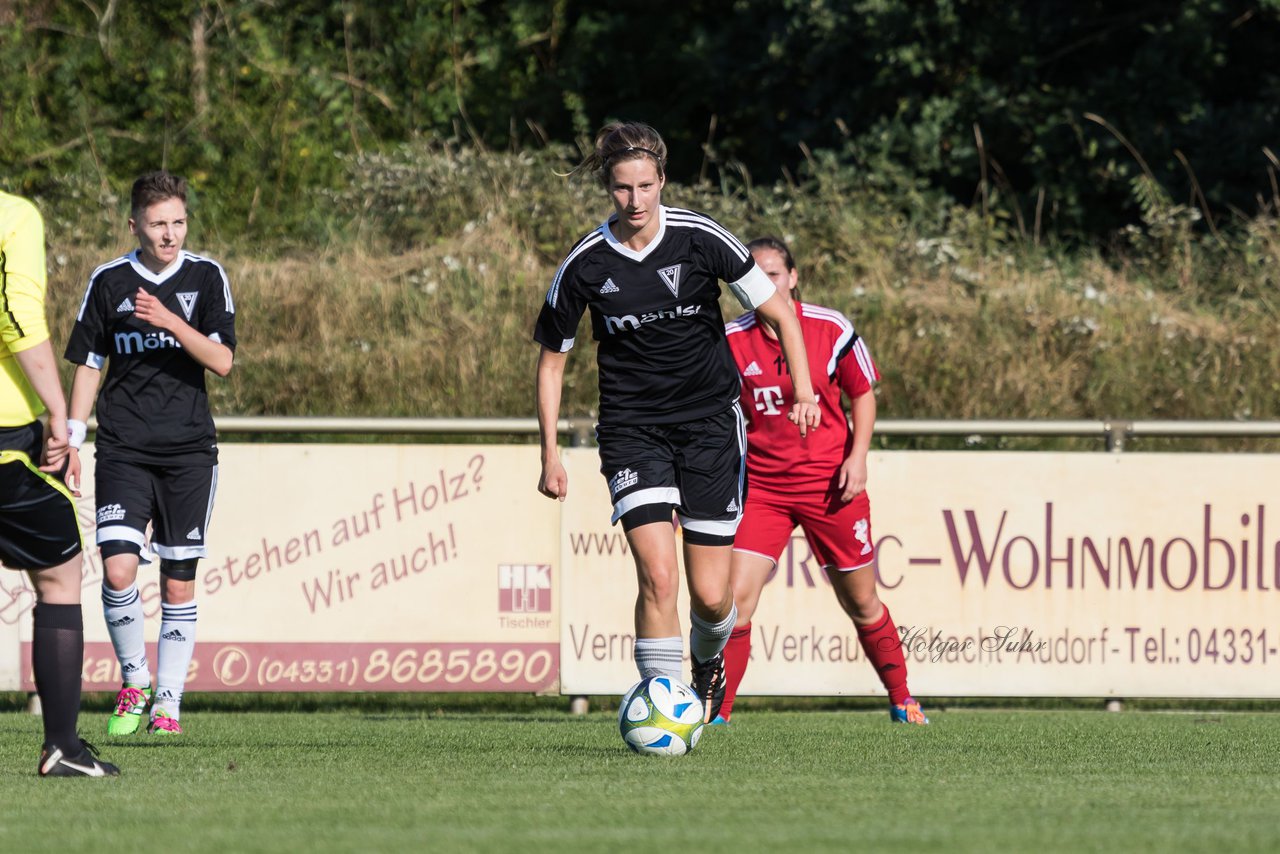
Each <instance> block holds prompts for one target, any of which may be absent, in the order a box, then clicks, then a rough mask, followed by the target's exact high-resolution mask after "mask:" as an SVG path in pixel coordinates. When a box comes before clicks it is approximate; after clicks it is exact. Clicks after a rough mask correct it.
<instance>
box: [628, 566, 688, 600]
mask: <svg viewBox="0 0 1280 854" xmlns="http://www.w3.org/2000/svg"><path fill="white" fill-rule="evenodd" d="M638 575H639V580H640V597H641V598H642V599H644V600H646V601H647V602H650V603H652V604H655V605H674V604H675V601H676V596H677V595H678V594H679V592H680V570H679V568H678V567H675V566H668V565H666V564H663V565H661V566H655V565H650V564H646V565H642V566H640V567H639V570H638Z"/></svg>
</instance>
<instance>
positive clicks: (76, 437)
mask: <svg viewBox="0 0 1280 854" xmlns="http://www.w3.org/2000/svg"><path fill="white" fill-rule="evenodd" d="M88 432H89V426H88V425H87V424H85V423H84V422H83V421H76V420H75V419H74V418H68V419H67V442H68V443H69V444H70V445H71V447H73V448H79V447H80V446H81V445H83V444H84V437H85V435H86V434H88Z"/></svg>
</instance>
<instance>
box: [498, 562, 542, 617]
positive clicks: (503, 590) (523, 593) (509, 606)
mask: <svg viewBox="0 0 1280 854" xmlns="http://www.w3.org/2000/svg"><path fill="white" fill-rule="evenodd" d="M498 610H499V611H501V612H503V613H510V614H539V613H546V612H548V611H550V610H551V564H548V563H504V564H499V565H498Z"/></svg>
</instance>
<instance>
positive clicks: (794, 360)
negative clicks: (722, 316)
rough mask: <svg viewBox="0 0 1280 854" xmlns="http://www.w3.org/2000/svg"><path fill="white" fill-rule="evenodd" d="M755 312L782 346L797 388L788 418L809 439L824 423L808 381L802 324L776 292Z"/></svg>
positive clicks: (810, 383) (793, 383)
mask: <svg viewBox="0 0 1280 854" xmlns="http://www.w3.org/2000/svg"><path fill="white" fill-rule="evenodd" d="M756 313H757V314H758V315H759V316H760V318H761V319H763V320H764V322H765V323H766V324H768V326H769V328H770V329H772V330H773V331H774V334H776V335H777V336H778V343H779V344H781V345H782V355H783V356H785V357H786V360H787V366H788V368H789V369H790V370H791V383H792V385H793V386H794V387H795V402H794V403H793V404H792V405H791V412H789V413H788V414H787V418H788V419H789V420H790V421H791V423H793V424H795V425H796V426H797V427H799V428H800V435H801V436H807V435H809V430H810V429H811V428H814V427H817V426H818V424H819V422H821V420H822V410H820V409H819V408H818V399H817V397H816V396H815V395H814V393H813V383H812V382H811V381H810V379H809V357H808V355H807V354H806V352H805V348H804V334H803V333H802V332H801V331H800V321H799V320H797V319H796V313H795V312H794V311H793V310H792V309H791V307H790V306H788V305H787V303H786V300H785V299H783V297H782V296H781V295H780V294H776V293H775V294H774V295H773V296H771V297H769V299H767V300H765V301H764V303H762V304H761V305H760V306H758V307H757V308H756Z"/></svg>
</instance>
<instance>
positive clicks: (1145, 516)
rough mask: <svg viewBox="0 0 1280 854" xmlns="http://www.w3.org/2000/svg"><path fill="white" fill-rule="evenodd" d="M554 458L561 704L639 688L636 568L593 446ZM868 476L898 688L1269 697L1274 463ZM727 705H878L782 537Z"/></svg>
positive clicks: (867, 672)
mask: <svg viewBox="0 0 1280 854" xmlns="http://www.w3.org/2000/svg"><path fill="white" fill-rule="evenodd" d="M566 459H567V461H569V462H570V463H571V465H570V472H571V483H572V484H573V486H572V489H571V493H570V500H569V501H568V502H566V504H565V508H564V519H563V525H564V540H563V543H562V556H563V564H562V573H561V582H562V585H563V587H562V598H561V608H562V619H563V627H562V629H561V662H560V665H561V688H562V691H564V692H565V693H574V694H595V693H602V694H607V693H614V694H617V693H621V692H622V691H624V690H625V689H626V688H627V687H628V686H629V685H630V684H632V683H633V682H634V681H635V680H636V678H637V677H636V671H635V668H634V664H633V662H632V643H633V641H634V638H633V624H632V619H633V618H632V613H633V607H634V602H635V593H636V582H635V577H634V573H635V571H634V568H633V562H632V560H631V558H630V556H629V555H628V554H627V550H626V541H625V537H624V536H623V534H622V531H621V529H620V528H618V527H610V526H609V522H608V520H609V498H608V493H607V490H606V488H605V481H604V478H602V477H601V476H600V474H599V473H598V466H599V461H598V457H597V456H596V454H595V452H594V450H591V449H581V450H577V449H573V450H571V451H570V452H569V453H568V454H567V455H566ZM869 469H870V476H869V480H868V492H869V495H870V498H871V506H872V516H871V539H872V540H873V541H874V543H875V545H876V548H877V551H878V554H879V567H878V571H879V578H880V582H881V588H880V595H881V598H882V599H883V601H884V602H885V604H886V605H887V606H888V607H889V609H890V612H891V613H892V615H893V618H894V620H895V622H896V624H897V626H898V628H899V631H900V633H901V635H902V644H903V648H904V652H905V656H906V661H907V664H908V670H909V673H910V685H911V688H912V690H913V691H914V692H915V693H917V694H919V695H922V696H929V695H940V696H1117V697H1142V696H1170V697H1179V696H1182V697H1277V696H1280V651H1278V650H1280V497H1278V495H1277V492H1276V490H1275V487H1274V484H1276V483H1280V457H1275V456H1263V455H1240V456H1232V455H1198V454H1124V455H1119V454H1087V453H1085V454H1059V453H1012V452H873V453H872V454H871V457H870V460H869ZM863 571H867V570H863ZM686 601H687V600H685V599H684V598H683V595H682V599H681V606H680V611H681V621H682V625H683V626H684V631H685V632H686V638H687V631H688V620H687V604H686ZM687 647H688V644H687V639H686V654H687ZM686 675H687V668H686ZM741 691H742V693H743V694H775V695H806V694H812V695H841V694H852V695H876V694H881V693H882V692H883V689H882V687H881V685H880V683H879V680H878V678H877V677H876V675H875V673H874V672H873V671H872V669H871V667H870V666H869V664H868V663H867V661H866V656H865V654H864V653H863V651H862V649H861V647H860V645H859V643H858V639H857V634H856V632H855V630H854V628H853V626H852V624H851V622H850V620H849V619H848V618H847V617H846V616H845V615H844V613H843V611H842V610H841V609H840V607H839V605H838V604H837V603H836V600H835V596H834V594H833V591H832V590H831V589H830V582H829V581H828V580H827V578H826V575H825V573H824V572H823V570H822V569H821V568H820V567H819V565H818V564H817V562H816V561H815V560H814V559H813V557H812V555H811V554H810V552H809V549H808V546H807V544H806V542H805V540H804V537H803V535H802V534H801V532H799V531H797V532H796V534H795V535H794V536H793V538H792V541H791V545H790V547H789V548H788V550H787V551H786V553H785V554H784V555H783V556H782V557H781V559H780V561H779V563H778V566H777V568H776V569H775V571H774V573H773V575H772V576H771V577H770V580H769V583H768V584H767V585H766V586H765V589H764V592H763V594H762V596H761V598H760V604H759V607H758V609H757V611H756V614H755V618H754V620H753V632H752V658H751V664H750V667H749V668H748V670H747V674H746V677H745V679H744V680H743V683H742V689H741Z"/></svg>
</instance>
